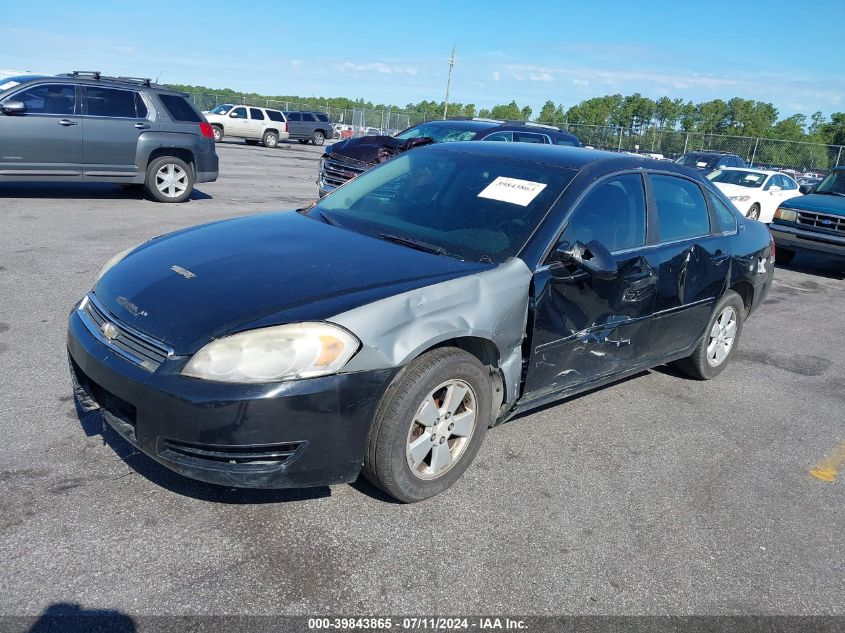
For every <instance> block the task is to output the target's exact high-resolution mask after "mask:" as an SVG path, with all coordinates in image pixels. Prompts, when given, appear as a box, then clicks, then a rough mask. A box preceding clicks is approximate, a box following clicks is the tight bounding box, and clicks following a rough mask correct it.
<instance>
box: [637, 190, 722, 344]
mask: <svg viewBox="0 0 845 633" xmlns="http://www.w3.org/2000/svg"><path fill="white" fill-rule="evenodd" d="M647 181H648V183H649V185H650V187H649V189H650V196H651V199H652V216H651V217H652V223H653V224H654V225H655V227H656V229H657V243H656V245H655V246H654V247H653V248H652V249H650V252H649V255H648V259H649V261H650V263H651V266H652V267H653V268H654V269H655V270H656V271H657V278H658V283H657V294H656V297H655V306H654V319H653V323H652V330H651V335H650V337H649V338H650V344H649V347H648V349H647V350H645V355H646V356H647V357H649V358H656V359H662V358H665V357H667V356H670V355H672V354H675V353H677V352H680V351H683V350H687V349H689V348H690V347H691V346H692V345H693V344H695V343H696V341H697V340H698V338H699V337H700V336H701V334H702V333H703V332H704V327H705V326H706V324H707V320H708V319H709V318H710V313H711V311H712V309H713V304H714V303H715V302H716V300H717V299H718V298H719V297H721V296H722V294H723V293H724V291H725V289H726V285H727V281H728V278H729V272H730V261H731V253H730V242H729V240H728V239H727V238H726V236H725V235H724V233H725V231H724V230H723V228H722V227H721V225H720V224H719V222H718V219H717V218H715V217H712V212H711V209H710V206H709V205H708V204H707V201H706V198H705V194H704V192H703V190H702V188H701V186H700V185H699V184H698V183H697V182H695V181H694V180H690V179H687V178H685V177H682V176H679V175H673V174H649V175H648V178H647ZM734 232H735V231H734Z"/></svg>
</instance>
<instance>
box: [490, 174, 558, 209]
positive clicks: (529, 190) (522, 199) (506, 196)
mask: <svg viewBox="0 0 845 633" xmlns="http://www.w3.org/2000/svg"><path fill="white" fill-rule="evenodd" d="M545 188H546V185H544V184H543V183H541V182H531V181H530V180H520V179H519V178H506V177H505V176H499V177H498V178H496V180H494V181H493V182H491V183H490V184H489V185H487V186H486V187H484V191H482V192H481V193H480V194H478V197H479V198H488V199H490V200H500V201H502V202H510V203H511V204H518V205H519V206H521V207H527V206H528V205H529V204H531V201H532V200H534V198H536V197H537V196H538V195H540V192H541V191H542V190H543V189H545Z"/></svg>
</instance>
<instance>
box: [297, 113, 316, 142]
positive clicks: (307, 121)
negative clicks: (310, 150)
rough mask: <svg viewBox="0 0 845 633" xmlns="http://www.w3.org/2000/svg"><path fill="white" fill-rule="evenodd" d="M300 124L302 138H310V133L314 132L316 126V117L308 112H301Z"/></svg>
mask: <svg viewBox="0 0 845 633" xmlns="http://www.w3.org/2000/svg"><path fill="white" fill-rule="evenodd" d="M301 125H302V127H301V128H300V129H301V130H302V132H301V136H302V138H311V135H312V134H314V130H315V129H316V128H317V119H315V118H314V115H313V114H311V113H310V112H303V113H302V124H301Z"/></svg>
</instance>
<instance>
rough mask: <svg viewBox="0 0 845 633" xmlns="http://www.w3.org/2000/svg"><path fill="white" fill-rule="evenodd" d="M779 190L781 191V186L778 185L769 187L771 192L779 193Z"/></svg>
mask: <svg viewBox="0 0 845 633" xmlns="http://www.w3.org/2000/svg"><path fill="white" fill-rule="evenodd" d="M778 191H780V187H778V186H777V185H772V186H771V187H769V193H777V192H778Z"/></svg>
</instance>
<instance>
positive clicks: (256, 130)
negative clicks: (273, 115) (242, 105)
mask: <svg viewBox="0 0 845 633" xmlns="http://www.w3.org/2000/svg"><path fill="white" fill-rule="evenodd" d="M266 122H267V119H266V118H265V116H264V112H262V110H261V108H250V109H249V135H250V137H251V138H261V136H262V135H263V134H264V124H265V123H266Z"/></svg>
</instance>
